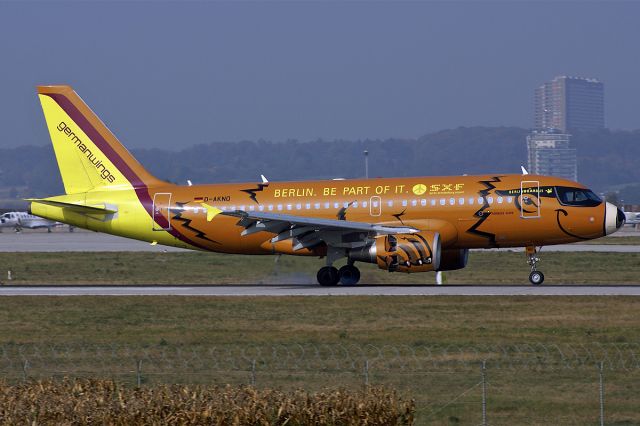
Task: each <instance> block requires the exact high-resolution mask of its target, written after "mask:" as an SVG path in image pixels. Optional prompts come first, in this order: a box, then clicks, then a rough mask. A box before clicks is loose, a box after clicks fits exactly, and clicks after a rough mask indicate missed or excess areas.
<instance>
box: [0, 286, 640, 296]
mask: <svg viewBox="0 0 640 426" xmlns="http://www.w3.org/2000/svg"><path fill="white" fill-rule="evenodd" d="M0 296H267V297H276V296H640V285H624V286H623V285H619V286H616V285H611V286H597V285H586V286H583V285H553V286H551V285H549V286H544V285H542V286H539V287H534V286H526V285H522V286H511V285H501V286H492V285H450V286H435V285H433V286H417V285H406V286H377V285H376V286H366V285H363V286H353V287H343V286H337V287H320V286H317V285H232V286H188V285H185V286H136V287H133V286H66V287H65V286H56V287H53V286H51V287H44V286H21V287H18V286H16V287H8V286H5V287H0Z"/></svg>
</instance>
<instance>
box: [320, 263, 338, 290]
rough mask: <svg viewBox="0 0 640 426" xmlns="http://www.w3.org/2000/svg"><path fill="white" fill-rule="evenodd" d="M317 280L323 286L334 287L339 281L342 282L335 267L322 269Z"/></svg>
mask: <svg viewBox="0 0 640 426" xmlns="http://www.w3.org/2000/svg"><path fill="white" fill-rule="evenodd" d="M316 278H317V279H318V283H319V284H320V285H322V286H334V285H337V284H338V281H340V275H339V274H338V270H337V269H336V268H334V267H333V266H325V267H322V268H320V270H319V271H318V275H316Z"/></svg>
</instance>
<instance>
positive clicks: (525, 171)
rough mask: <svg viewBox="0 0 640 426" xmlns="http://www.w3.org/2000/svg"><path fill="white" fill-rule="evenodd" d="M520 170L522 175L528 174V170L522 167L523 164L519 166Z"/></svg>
mask: <svg viewBox="0 0 640 426" xmlns="http://www.w3.org/2000/svg"><path fill="white" fill-rule="evenodd" d="M520 170H522V174H523V175H528V174H529V172H528V171H527V169H525V168H524V166H520Z"/></svg>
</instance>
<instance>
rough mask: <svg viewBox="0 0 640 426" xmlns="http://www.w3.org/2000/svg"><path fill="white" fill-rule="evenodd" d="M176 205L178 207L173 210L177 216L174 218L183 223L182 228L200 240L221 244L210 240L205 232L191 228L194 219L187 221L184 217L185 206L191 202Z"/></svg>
mask: <svg viewBox="0 0 640 426" xmlns="http://www.w3.org/2000/svg"><path fill="white" fill-rule="evenodd" d="M176 204H177V206H178V207H177V208H173V209H171V210H172V211H173V212H174V213H175V214H176V215H175V216H173V217H172V219H173V220H178V221H180V222H182V225H180V226H182V227H183V228H185V229H188V230H189V231H192V232H195V234H196V237H197V238H200V239H203V240H207V241H211V242H212V243H215V244H220V243H219V242H218V241H214V240H212V239H210V238H208V237H207V235H206V234H205V233H204V232H202V231H201V230H199V229H196V228H194V227H193V226H191V222H193V219H187V218H185V217H182V212H184V211H185V208H184V206H185V205H186V204H189V201H187V202H186V203H180V202H176Z"/></svg>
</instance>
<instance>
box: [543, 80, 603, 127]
mask: <svg viewBox="0 0 640 426" xmlns="http://www.w3.org/2000/svg"><path fill="white" fill-rule="evenodd" d="M534 98H535V100H534V109H535V118H534V120H535V129H536V130H538V131H546V130H554V131H560V132H561V133H570V132H574V131H577V130H598V129H603V128H604V84H603V83H602V82H600V81H598V80H596V79H593V78H579V77H567V76H559V77H556V78H554V79H553V80H551V81H548V82H546V83H544V84H543V85H542V86H540V87H538V88H537V89H536V91H535V96H534Z"/></svg>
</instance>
